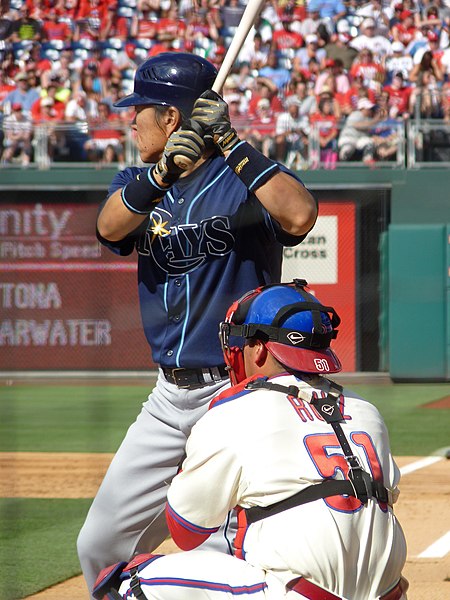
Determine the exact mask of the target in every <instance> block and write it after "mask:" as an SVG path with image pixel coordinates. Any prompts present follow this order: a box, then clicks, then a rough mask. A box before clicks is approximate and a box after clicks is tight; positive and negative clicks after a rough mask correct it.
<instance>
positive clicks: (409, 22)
mask: <svg viewBox="0 0 450 600" xmlns="http://www.w3.org/2000/svg"><path fill="white" fill-rule="evenodd" d="M416 31H417V28H416V25H415V23H414V13H413V12H411V11H410V10H403V11H402V12H400V14H399V22H398V23H395V24H394V25H393V26H392V27H391V35H392V39H393V41H398V42H402V44H403V45H404V46H407V45H408V44H409V43H410V42H411V41H412V40H413V39H414V37H415V35H416Z"/></svg>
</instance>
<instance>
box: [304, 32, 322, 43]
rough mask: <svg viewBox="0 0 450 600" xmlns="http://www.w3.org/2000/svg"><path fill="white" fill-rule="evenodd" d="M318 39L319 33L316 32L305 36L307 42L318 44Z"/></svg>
mask: <svg viewBox="0 0 450 600" xmlns="http://www.w3.org/2000/svg"><path fill="white" fill-rule="evenodd" d="M318 41H319V38H318V37H317V35H316V34H315V33H310V34H309V35H307V36H306V38H305V42H306V43H307V44H317V42H318Z"/></svg>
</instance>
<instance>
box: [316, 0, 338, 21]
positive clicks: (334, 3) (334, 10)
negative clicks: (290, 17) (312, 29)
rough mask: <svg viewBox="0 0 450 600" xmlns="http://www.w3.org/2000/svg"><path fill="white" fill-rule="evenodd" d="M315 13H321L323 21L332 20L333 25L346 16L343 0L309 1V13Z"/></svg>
mask: <svg viewBox="0 0 450 600" xmlns="http://www.w3.org/2000/svg"><path fill="white" fill-rule="evenodd" d="M315 11H319V14H320V18H321V19H330V20H331V21H332V22H333V24H334V23H336V21H338V20H339V19H341V18H342V17H345V14H346V8H345V6H344V3H343V2H342V1H341V0H309V2H308V12H315Z"/></svg>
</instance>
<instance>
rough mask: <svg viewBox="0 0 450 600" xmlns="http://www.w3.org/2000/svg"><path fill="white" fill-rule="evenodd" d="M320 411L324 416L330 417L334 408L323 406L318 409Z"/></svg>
mask: <svg viewBox="0 0 450 600" xmlns="http://www.w3.org/2000/svg"><path fill="white" fill-rule="evenodd" d="M320 410H321V411H322V412H324V413H325V414H326V415H328V416H331V415H332V414H333V412H334V406H331V404H323V405H322V406H321V407H320Z"/></svg>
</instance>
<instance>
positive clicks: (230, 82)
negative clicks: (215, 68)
mask: <svg viewBox="0 0 450 600" xmlns="http://www.w3.org/2000/svg"><path fill="white" fill-rule="evenodd" d="M224 87H226V88H228V89H229V90H236V89H238V88H239V84H238V81H237V79H236V77H234V76H233V75H228V77H227V78H226V79H225V83H224Z"/></svg>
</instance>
